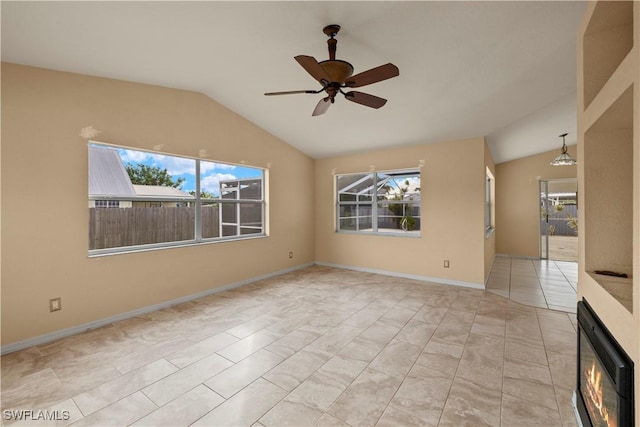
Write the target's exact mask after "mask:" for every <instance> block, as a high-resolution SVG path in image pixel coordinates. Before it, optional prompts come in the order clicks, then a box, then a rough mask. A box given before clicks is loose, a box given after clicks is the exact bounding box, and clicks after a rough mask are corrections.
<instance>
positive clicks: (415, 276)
mask: <svg viewBox="0 0 640 427" xmlns="http://www.w3.org/2000/svg"><path fill="white" fill-rule="evenodd" d="M316 264H317V265H323V266H325V267H335V268H343V269H345V270H354V271H362V272H364V273H375V274H382V275H383V276H393V277H402V278H405V279H413V280H420V281H423V282H434V283H441V284H444V285H453V286H462V287H465V288H473V289H482V290H484V289H485V286H484V284H482V283H473V282H463V281H461V280H451V279H443V278H441V277H430V276H421V275H419V274H407V273H398V272H395V271H386V270H378V269H375V268H366V267H356V266H353V265H343V264H334V263H331V262H320V261H316Z"/></svg>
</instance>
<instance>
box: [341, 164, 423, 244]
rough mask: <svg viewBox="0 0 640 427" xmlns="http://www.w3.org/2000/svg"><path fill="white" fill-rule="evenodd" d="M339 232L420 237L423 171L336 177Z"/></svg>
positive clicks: (399, 171)
mask: <svg viewBox="0 0 640 427" xmlns="http://www.w3.org/2000/svg"><path fill="white" fill-rule="evenodd" d="M336 188H337V194H336V200H337V205H336V216H337V221H336V223H337V231H339V232H359V233H373V234H395V235H404V236H408V235H412V236H419V235H420V200H421V197H420V191H421V190H420V172H419V171H417V170H396V171H386V172H375V173H360V174H348V175H338V176H337V177H336Z"/></svg>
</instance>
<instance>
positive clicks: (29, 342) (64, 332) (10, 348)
mask: <svg viewBox="0 0 640 427" xmlns="http://www.w3.org/2000/svg"><path fill="white" fill-rule="evenodd" d="M314 264H315V263H314V262H308V263H305V264H300V265H296V266H294V267H291V268H285V269H284V270H278V271H274V272H272V273H267V274H263V275H261V276H257V277H252V278H250V279H246V280H241V281H239V282H234V283H230V284H228V285H224V286H222V287H219V288H214V289H208V290H206V291H202V292H198V293H197V294H191V295H187V296H184V297H180V298H176V299H172V300H170V301H165V302H162V303H160V304H154V305H150V306H147V307H142V308H138V309H136V310H132V311H127V312H126V313H120V314H116V315H114V316H110V317H106V318H104V319H100V320H95V321H93V322H89V323H83V324H82V325H78V326H72V327H70V328H66V329H61V330H59V331H55V332H50V333H48V334H44V335H40V336H37V337H34V338H29V339H26V340H24V341H18V342H15V343H11V344H7V345H3V346H2V347H1V349H0V354H7V353H12V352H14V351H18V350H23V349H25V348H28V347H33V346H35V345H40V344H45V343H48V342H51V341H55V340H58V339H60V338H64V337H68V336H70V335H75V334H78V333H80V332H84V331H87V330H89V329H96V328H99V327H102V326H106V325H110V324H111V323H114V322H118V321H120V320H125V319H129V318H132V317H136V316H141V315H143V314H147V313H151V312H153V311H157V310H161V309H163V308H167V307H171V306H174V305H178V304H182V303H184V302H188V301H193V300H195V299H198V298H202V297H206V296H209V295H213V294H217V293H220V292H224V291H228V290H229V289H235V288H238V287H240V286H244V285H248V284H250V283H254V282H257V281H259V280H263V279H268V278H270V277H275V276H280V275H281V274H285V273H289V272H292V271H295V270H300V269H302V268H306V267H310V266H312V265H314Z"/></svg>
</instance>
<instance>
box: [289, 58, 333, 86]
mask: <svg viewBox="0 0 640 427" xmlns="http://www.w3.org/2000/svg"><path fill="white" fill-rule="evenodd" d="M294 59H295V60H296V61H298V64H300V65H301V66H302V68H304V69H305V70H306V71H307V73H309V74H311V77H313V78H314V79H316V80H317V81H319V82H320V84H321V85H322V86H325V84H326V83H329V82H330V81H331V78H330V77H329V75H328V74H327V72H326V71H325V70H324V68H322V66H321V65H320V64H318V61H316V59H315V58H314V57H313V56H307V55H298V56H296V57H294Z"/></svg>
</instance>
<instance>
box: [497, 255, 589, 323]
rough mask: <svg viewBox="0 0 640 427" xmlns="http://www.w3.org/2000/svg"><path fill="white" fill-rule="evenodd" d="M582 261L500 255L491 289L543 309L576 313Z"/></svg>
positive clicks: (514, 299) (498, 293)
mask: <svg viewBox="0 0 640 427" xmlns="http://www.w3.org/2000/svg"><path fill="white" fill-rule="evenodd" d="M577 286H578V264H577V263H575V262H566V261H552V260H539V259H536V260H533V259H523V258H511V257H500V256H499V257H496V260H495V262H494V264H493V268H492V269H491V273H490V275H489V280H488V281H487V290H488V291H489V292H492V293H494V294H497V295H501V296H503V297H506V298H510V299H511V300H513V301H517V302H520V303H522V304H526V305H530V306H533V307H539V308H549V309H552V310H559V311H565V312H569V313H575V312H576V303H577V297H576V289H577Z"/></svg>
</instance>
